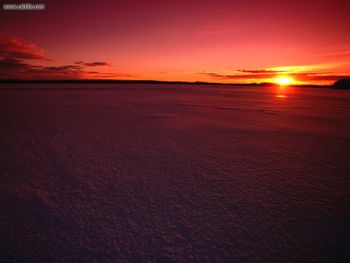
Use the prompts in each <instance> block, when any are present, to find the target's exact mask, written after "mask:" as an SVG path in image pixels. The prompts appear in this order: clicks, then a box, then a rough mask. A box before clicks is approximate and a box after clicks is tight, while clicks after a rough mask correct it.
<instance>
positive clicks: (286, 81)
mask: <svg viewBox="0 0 350 263" xmlns="http://www.w3.org/2000/svg"><path fill="white" fill-rule="evenodd" d="M293 81H294V79H293V78H291V77H288V76H284V77H277V78H276V79H275V82H276V83H277V84H278V85H280V86H287V85H290V84H292V83H293Z"/></svg>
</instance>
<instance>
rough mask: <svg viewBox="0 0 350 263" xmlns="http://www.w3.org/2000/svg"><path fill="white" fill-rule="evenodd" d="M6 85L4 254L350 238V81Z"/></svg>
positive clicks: (329, 257) (193, 251)
mask: <svg viewBox="0 0 350 263" xmlns="http://www.w3.org/2000/svg"><path fill="white" fill-rule="evenodd" d="M1 85H2V86H1V87H0V88H2V89H0V158H1V162H0V171H1V175H0V207H1V209H0V244H1V245H0V258H1V261H4V262H7V261H15V260H17V261H18V260H20V261H27V262H28V261H36V262H37V261H43V262H57V261H60V262H61V261H69V262H70V261H78V260H79V261H86V262H91V261H97V262H106V261H111V262H117V261H118V262H130V261H131V262H336V261H338V262H339V261H340V259H341V257H342V256H345V253H346V251H347V250H348V249H349V246H350V242H349V231H350V229H349V228H350V225H349V222H350V206H349V202H350V91H347V90H331V89H320V88H292V87H285V88H280V87H247V86H245V87H243V86H242V87H239V86H235V87H230V86H191V85H166V84H155V85H151V84H147V85H141V84H26V85H23V84H22V85H14V84H1ZM4 88H5V89H4Z"/></svg>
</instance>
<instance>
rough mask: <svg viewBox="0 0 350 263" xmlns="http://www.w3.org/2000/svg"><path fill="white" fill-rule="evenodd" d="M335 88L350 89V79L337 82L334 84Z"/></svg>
mask: <svg viewBox="0 0 350 263" xmlns="http://www.w3.org/2000/svg"><path fill="white" fill-rule="evenodd" d="M333 88H336V89H350V78H344V79H339V80H337V81H336V82H335V83H334V85H333Z"/></svg>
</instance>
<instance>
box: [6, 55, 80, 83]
mask: <svg viewBox="0 0 350 263" xmlns="http://www.w3.org/2000/svg"><path fill="white" fill-rule="evenodd" d="M0 72H1V73H0V77H1V78H3V79H63V78H67V79H68V78H69V79H80V78H83V77H84V76H85V74H86V73H85V72H84V71H83V70H82V69H81V68H80V67H78V66H76V65H65V66H57V67H45V66H37V65H31V64H29V63H26V62H23V61H22V60H19V59H8V58H3V59H0Z"/></svg>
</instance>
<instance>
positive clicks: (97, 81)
mask: <svg viewBox="0 0 350 263" xmlns="http://www.w3.org/2000/svg"><path fill="white" fill-rule="evenodd" d="M30 83H35V84H41V83H42V84H48V83H58V84H59V83H62V84H65V83H69V84H177V85H217V86H262V87H265V86H278V85H277V84H275V83H269V82H263V83H220V82H205V81H195V82H187V81H161V80H115V79H112V80H105V79H51V80H48V79H33V80H22V79H1V80H0V84H30ZM290 86H293V87H307V88H330V87H332V86H327V85H290Z"/></svg>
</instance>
